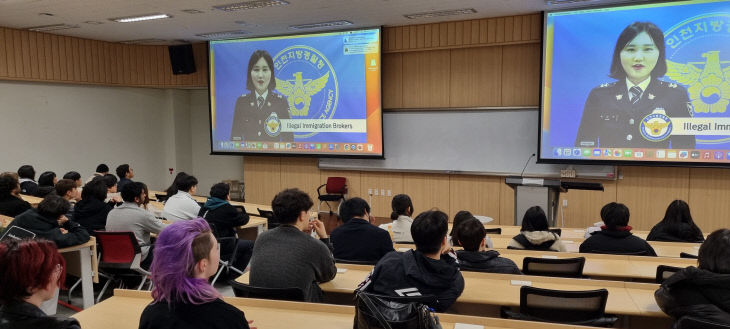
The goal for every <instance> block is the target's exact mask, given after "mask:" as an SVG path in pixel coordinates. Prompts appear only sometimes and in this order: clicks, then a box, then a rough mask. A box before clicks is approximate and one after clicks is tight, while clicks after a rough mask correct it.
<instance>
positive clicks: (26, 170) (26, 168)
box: [18, 165, 38, 195]
mask: <svg viewBox="0 0 730 329" xmlns="http://www.w3.org/2000/svg"><path fill="white" fill-rule="evenodd" d="M18 177H19V179H20V193H22V194H25V195H36V194H37V193H38V183H36V181H35V169H33V166H31V165H22V166H20V168H18Z"/></svg>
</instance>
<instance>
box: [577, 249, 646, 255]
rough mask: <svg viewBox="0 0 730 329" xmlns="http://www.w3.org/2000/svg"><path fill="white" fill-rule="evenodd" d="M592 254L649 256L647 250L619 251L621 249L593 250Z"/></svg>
mask: <svg viewBox="0 0 730 329" xmlns="http://www.w3.org/2000/svg"><path fill="white" fill-rule="evenodd" d="M589 253H591V254H604V255H623V256H647V255H648V253H647V252H646V250H642V251H632V252H619V251H608V250H591V251H589Z"/></svg>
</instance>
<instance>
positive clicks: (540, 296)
mask: <svg viewBox="0 0 730 329" xmlns="http://www.w3.org/2000/svg"><path fill="white" fill-rule="evenodd" d="M606 300H608V290H606V289H598V290H587V291H563V290H551V289H542V288H535V287H528V286H522V287H521V288H520V311H519V312H514V311H512V310H510V309H509V308H507V307H504V308H502V317H503V318H508V319H517V320H526V321H540V322H554V323H564V324H573V325H588V326H594V327H612V326H613V324H614V323H615V322H616V320H618V317H615V316H612V315H607V314H605V311H606Z"/></svg>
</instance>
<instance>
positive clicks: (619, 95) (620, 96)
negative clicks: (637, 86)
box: [616, 94, 624, 101]
mask: <svg viewBox="0 0 730 329" xmlns="http://www.w3.org/2000/svg"><path fill="white" fill-rule="evenodd" d="M622 98H624V95H622V94H618V95H616V100H617V101H620V100H621V99H622Z"/></svg>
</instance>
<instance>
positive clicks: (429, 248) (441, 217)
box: [411, 210, 449, 254]
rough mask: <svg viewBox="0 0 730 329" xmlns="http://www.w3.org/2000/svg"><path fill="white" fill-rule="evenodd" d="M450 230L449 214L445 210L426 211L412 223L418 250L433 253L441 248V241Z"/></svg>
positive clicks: (412, 233)
mask: <svg viewBox="0 0 730 329" xmlns="http://www.w3.org/2000/svg"><path fill="white" fill-rule="evenodd" d="M448 230H449V216H448V215H446V213H444V212H443V211H439V210H429V211H424V212H422V213H420V214H418V216H416V218H415V219H413V224H412V225H411V236H412V237H413V242H414V243H415V244H416V250H418V251H420V252H422V253H426V254H432V253H435V252H438V251H439V250H441V241H443V239H444V238H445V237H446V232H447V231H448Z"/></svg>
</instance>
